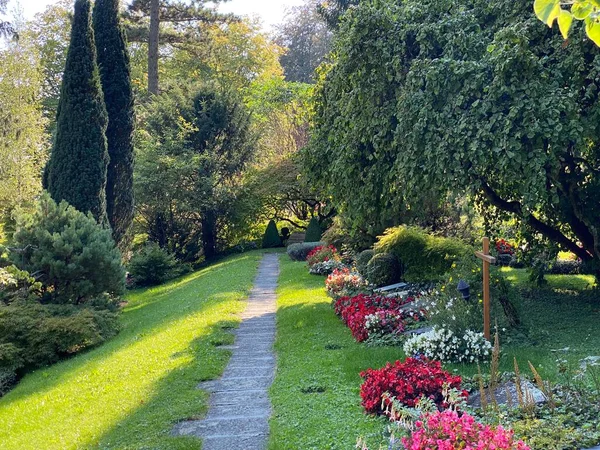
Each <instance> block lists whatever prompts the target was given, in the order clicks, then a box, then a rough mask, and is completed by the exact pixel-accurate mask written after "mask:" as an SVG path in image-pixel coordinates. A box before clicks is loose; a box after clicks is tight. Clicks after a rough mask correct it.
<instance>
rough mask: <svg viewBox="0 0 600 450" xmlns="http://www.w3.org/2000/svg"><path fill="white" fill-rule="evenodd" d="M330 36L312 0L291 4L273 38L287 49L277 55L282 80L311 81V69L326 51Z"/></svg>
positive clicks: (312, 75)
mask: <svg viewBox="0 0 600 450" xmlns="http://www.w3.org/2000/svg"><path fill="white" fill-rule="evenodd" d="M331 39H332V33H331V31H330V30H329V29H328V28H327V24H326V23H325V21H324V20H323V18H322V17H321V16H320V15H319V14H318V13H317V8H316V3H315V1H314V0H307V1H306V2H305V3H304V4H303V5H300V6H295V7H293V8H291V9H290V10H289V11H288V13H287V15H286V17H285V21H284V22H283V23H282V24H281V25H279V26H278V27H277V31H276V42H277V43H278V44H279V45H281V46H282V47H284V48H286V49H287V51H286V52H285V54H283V55H281V58H280V60H281V65H282V66H283V69H284V72H285V78H286V80H288V81H297V82H302V83H312V82H313V81H314V72H315V69H316V68H317V67H318V66H319V64H321V62H322V61H323V59H324V57H325V55H327V53H329V49H330V46H331Z"/></svg>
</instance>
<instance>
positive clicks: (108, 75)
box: [93, 0, 134, 243]
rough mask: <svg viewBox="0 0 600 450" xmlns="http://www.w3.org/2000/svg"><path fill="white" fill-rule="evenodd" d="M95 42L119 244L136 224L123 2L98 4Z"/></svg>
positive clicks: (111, 210)
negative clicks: (120, 3)
mask: <svg viewBox="0 0 600 450" xmlns="http://www.w3.org/2000/svg"><path fill="white" fill-rule="evenodd" d="M93 24H94V38H95V41H96V51H97V60H98V68H99V70H100V80H101V83H102V91H103V93H104V103H105V104H106V111H107V113H108V128H107V129H106V141H107V144H108V155H109V157H110V161H109V164H108V171H107V180H106V213H107V215H108V221H109V223H110V226H111V228H112V231H113V237H114V239H115V241H116V242H117V243H120V242H122V241H123V238H124V237H125V235H126V233H127V230H128V229H129V227H130V226H131V222H132V221H133V127H134V114H133V89H132V87H131V69H130V65H129V54H128V52H127V43H126V39H125V33H124V31H123V27H122V25H121V22H120V19H119V0H96V3H95V4H94V14H93Z"/></svg>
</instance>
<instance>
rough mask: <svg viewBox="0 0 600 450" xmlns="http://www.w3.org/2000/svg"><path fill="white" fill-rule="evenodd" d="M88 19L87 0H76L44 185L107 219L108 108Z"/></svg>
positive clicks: (54, 194)
mask: <svg viewBox="0 0 600 450" xmlns="http://www.w3.org/2000/svg"><path fill="white" fill-rule="evenodd" d="M90 19H91V17H90V1H89V0H76V1H75V13H74V16H73V27H72V30H71V41H70V44H69V50H68V53H67V61H66V64H65V71H64V75H63V82H62V87H61V94H60V101H59V104H58V111H57V129H56V138H55V141H54V146H53V148H52V154H51V155H50V160H49V161H48V165H47V167H46V173H45V174H44V185H45V187H46V188H47V189H48V191H49V192H50V194H51V196H52V198H53V199H54V200H56V201H57V202H60V201H61V200H66V201H67V202H68V203H69V204H71V205H72V206H74V207H75V208H76V209H78V210H79V211H81V212H83V213H87V212H88V211H90V212H91V213H92V214H93V215H94V217H95V218H96V220H97V221H98V222H100V223H106V221H107V217H106V171H107V166H108V160H109V157H108V151H107V147H106V126H107V114H106V107H105V105H104V98H103V95H102V88H101V86H100V75H99V72H98V66H97V64H96V48H95V45H94V33H93V31H92V26H91V20H90Z"/></svg>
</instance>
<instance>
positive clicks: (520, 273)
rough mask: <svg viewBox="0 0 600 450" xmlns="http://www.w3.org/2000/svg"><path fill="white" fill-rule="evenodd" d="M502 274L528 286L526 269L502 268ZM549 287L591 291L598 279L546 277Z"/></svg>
mask: <svg viewBox="0 0 600 450" xmlns="http://www.w3.org/2000/svg"><path fill="white" fill-rule="evenodd" d="M500 272H502V274H504V276H505V277H506V279H507V280H508V281H511V282H513V283H517V284H521V285H528V284H530V282H529V273H528V272H527V270H526V269H513V268H512V267H502V268H500ZM546 280H548V286H549V287H551V288H556V289H576V290H582V289H589V288H592V287H594V286H595V285H596V279H595V278H594V276H593V275H546Z"/></svg>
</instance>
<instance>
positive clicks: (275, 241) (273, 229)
mask: <svg viewBox="0 0 600 450" xmlns="http://www.w3.org/2000/svg"><path fill="white" fill-rule="evenodd" d="M275 247H281V237H280V236H279V231H278V230H277V225H276V224H275V221H273V220H269V224H268V225H267V229H266V230H265V234H264V235H263V240H262V248H275Z"/></svg>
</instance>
